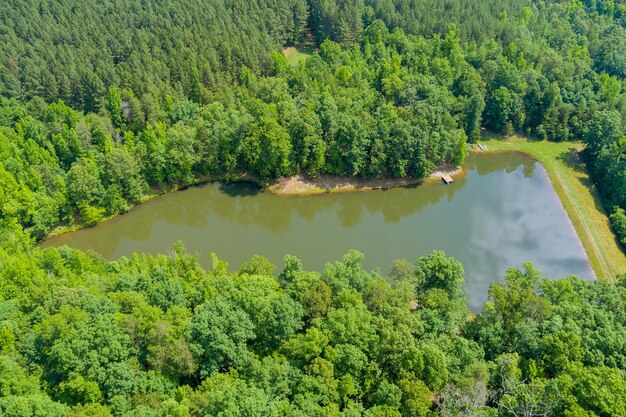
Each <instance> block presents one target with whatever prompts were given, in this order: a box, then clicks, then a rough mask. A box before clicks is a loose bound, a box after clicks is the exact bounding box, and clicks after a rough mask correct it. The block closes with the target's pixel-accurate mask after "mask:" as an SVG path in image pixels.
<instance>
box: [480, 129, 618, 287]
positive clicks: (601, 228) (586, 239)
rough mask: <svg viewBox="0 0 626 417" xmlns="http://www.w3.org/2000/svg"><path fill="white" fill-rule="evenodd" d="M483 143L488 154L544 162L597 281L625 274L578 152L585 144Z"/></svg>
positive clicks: (516, 140)
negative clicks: (513, 154)
mask: <svg viewBox="0 0 626 417" xmlns="http://www.w3.org/2000/svg"><path fill="white" fill-rule="evenodd" d="M481 143H482V144H484V145H486V146H487V147H488V152H503V151H518V152H523V153H525V154H528V155H530V156H532V157H533V158H535V159H536V160H538V161H539V162H541V163H542V164H543V166H544V167H545V168H546V171H547V172H548V176H549V177H550V180H551V181H552V185H553V186H554V189H555V191H556V192H557V194H558V195H559V198H560V199H561V203H562V204H563V206H564V207H565V211H566V212H567V214H568V216H569V218H570V220H571V222H572V224H573V225H574V229H575V230H576V232H577V233H578V236H579V237H580V240H581V242H582V245H583V247H584V248H585V251H586V252H587V256H588V257H589V261H590V262H591V266H592V268H593V270H594V271H595V273H596V276H597V277H598V278H606V279H610V280H613V279H615V276H616V275H618V274H623V273H626V256H624V253H623V252H622V250H621V249H620V247H619V245H618V243H617V241H616V239H615V235H614V234H613V231H612V230H611V227H610V225H609V219H608V216H607V213H606V212H605V211H604V208H603V206H602V203H601V201H600V198H599V196H598V194H597V193H596V191H595V190H594V188H593V186H592V184H591V182H590V180H589V175H588V174H587V171H586V170H585V167H584V165H583V164H582V163H581V161H580V159H579V157H578V152H579V151H580V150H581V149H582V148H583V144H582V143H572V142H563V143H555V142H545V141H533V140H528V139H524V138H519V137H513V138H508V139H502V138H500V137H498V136H495V135H492V134H486V135H484V136H483V138H482V139H481Z"/></svg>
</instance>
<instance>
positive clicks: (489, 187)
mask: <svg viewBox="0 0 626 417" xmlns="http://www.w3.org/2000/svg"><path fill="white" fill-rule="evenodd" d="M466 168H467V169H466V174H465V175H464V176H461V177H459V178H457V179H456V180H455V182H454V183H453V184H451V185H448V186H446V185H443V184H441V183H438V182H437V183H432V184H425V185H422V186H419V187H414V188H399V189H391V190H384V191H383V190H381V191H371V192H363V193H347V194H325V195H318V196H308V197H277V196H274V195H271V194H269V193H265V192H259V190H258V189H257V188H255V187H253V186H251V185H242V184H207V185H203V186H199V187H194V188H190V189H188V190H185V191H180V192H176V193H172V194H168V195H165V196H162V197H159V198H155V199H153V200H150V201H148V202H146V203H144V204H142V205H140V206H138V207H136V208H135V209H133V210H131V211H130V212H129V213H127V214H124V215H122V216H118V217H116V218H114V219H112V220H111V221H109V222H106V223H103V224H101V225H98V226H97V227H94V228H90V229H85V230H81V231H78V232H73V233H68V234H64V235H60V236H56V237H54V238H51V239H49V240H47V241H46V242H44V244H43V246H60V245H69V246H73V247H75V248H79V249H85V250H87V249H91V250H94V251H96V252H98V253H100V254H102V255H103V256H105V257H106V258H109V259H117V258H119V257H121V256H128V255H130V254H132V253H133V252H150V253H153V254H156V253H160V252H165V251H167V250H170V249H172V247H173V245H174V243H175V242H176V240H178V239H180V240H182V241H183V242H184V244H185V245H186V247H187V249H188V250H189V251H190V252H198V253H199V254H200V261H201V262H202V263H203V264H204V265H205V266H209V264H210V256H209V254H210V253H211V252H215V253H216V254H217V255H218V257H219V258H220V259H223V260H226V261H228V262H229V263H230V265H231V268H232V269H237V268H239V266H240V265H241V264H242V263H243V262H245V261H247V260H248V259H250V257H252V256H253V255H255V254H261V255H264V256H266V257H267V258H269V259H270V260H271V261H272V262H273V263H275V264H277V265H278V266H279V267H280V266H282V258H283V256H284V255H285V254H293V255H296V256H298V257H299V258H300V259H302V263H303V266H304V268H305V269H310V270H316V271H321V270H322V269H323V266H324V264H325V263H326V262H329V261H334V260H338V259H340V258H341V256H342V255H343V254H344V253H345V252H347V251H348V250H349V249H352V248H354V249H358V250H360V251H362V252H363V253H364V254H365V267H367V268H368V269H371V268H375V267H377V266H380V267H381V270H382V272H383V273H385V272H387V271H388V270H389V269H390V267H391V265H392V262H393V260H394V259H397V258H406V259H409V260H411V261H413V260H415V259H416V258H418V257H419V256H424V255H426V254H428V253H429V252H430V251H431V250H433V249H442V250H444V251H445V252H446V254H448V255H450V256H453V257H455V258H456V259H458V260H459V261H461V262H462V263H463V266H464V268H465V281H466V289H467V294H468V303H469V305H470V307H471V308H472V310H474V311H476V310H479V309H480V307H481V306H482V304H483V303H484V301H485V300H486V298H487V289H488V287H489V284H490V283H491V282H492V281H494V280H501V279H502V276H503V275H504V273H505V271H506V269H507V268H508V267H521V265H522V263H523V262H525V261H531V262H533V263H534V264H535V266H536V267H538V268H539V269H540V270H542V271H543V272H544V275H545V276H548V277H551V278H559V277H563V276H566V275H568V274H573V275H578V276H581V277H584V278H590V279H591V278H593V277H594V275H593V271H592V270H591V267H590V265H589V262H588V260H587V256H586V255H585V252H584V251H583V248H582V246H581V244H580V241H579V239H578V237H577V235H576V233H575V232H574V229H573V227H572V225H571V223H570V221H569V219H568V218H567V216H566V214H565V211H564V210H563V207H562V205H561V203H560V202H559V199H558V197H557V195H556V193H555V192H554V190H553V188H552V185H551V183H550V181H549V179H548V176H547V174H546V172H545V170H544V168H543V166H542V165H541V164H539V163H537V162H535V161H533V160H531V159H529V158H527V157H525V156H524V155H521V154H501V155H484V154H472V155H471V156H470V157H469V158H468V160H467V163H466Z"/></svg>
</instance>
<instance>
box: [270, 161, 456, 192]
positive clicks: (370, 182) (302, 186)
mask: <svg viewBox="0 0 626 417" xmlns="http://www.w3.org/2000/svg"><path fill="white" fill-rule="evenodd" d="M462 172H463V167H462V166H453V165H443V166H440V167H439V168H437V169H436V170H435V171H434V172H432V173H431V174H430V175H429V176H428V177H426V178H414V177H403V178H370V179H364V178H356V177H343V176H335V175H327V174H323V175H321V176H320V177H319V178H316V179H311V178H307V177H306V176H305V175H303V174H299V175H294V176H291V177H286V178H279V179H278V180H276V181H274V182H273V183H272V184H270V185H269V186H267V187H265V188H264V190H265V191H267V192H269V193H272V194H274V195H277V196H281V197H296V196H307V195H317V194H328V193H350V192H361V191H372V190H385V189H390V188H401V187H409V186H413V185H420V184H424V183H428V182H433V181H437V180H439V181H441V178H442V177H443V176H444V175H450V176H452V177H454V176H457V175H459V174H461V173H462Z"/></svg>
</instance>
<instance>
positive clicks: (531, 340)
mask: <svg viewBox="0 0 626 417" xmlns="http://www.w3.org/2000/svg"><path fill="white" fill-rule="evenodd" d="M0 230H1V231H2V233H3V239H4V240H3V241H6V242H13V244H12V245H11V244H7V245H4V246H3V247H1V248H0V283H2V285H1V286H0V300H5V301H1V302H0V376H1V378H0V413H1V415H7V416H49V415H52V416H57V415H58V416H68V417H69V416H77V415H81V416H82V415H85V416H94V415H102V416H110V415H113V416H115V415H124V416H127V415H147V416H161V415H168V416H169V415H172V416H193V415H206V416H218V415H222V414H220V413H224V412H226V411H228V412H229V413H232V415H243V416H246V415H250V416H257V415H259V416H261V415H272V416H274V415H275V416H283V415H307V416H308V415H317V414H321V415H336V416H370V415H395V416H415V415H424V416H425V415H441V416H452V415H458V413H461V412H462V413H467V414H479V415H490V416H503V417H504V416H509V415H511V413H518V412H521V411H522V410H525V409H528V408H533V409H535V410H539V411H538V412H541V413H542V414H551V415H563V414H564V413H573V412H577V413H588V414H583V415H594V414H591V413H595V415H598V416H619V415H624V412H625V410H624V408H623V407H624V404H623V402H622V401H621V398H622V397H623V395H625V394H626V379H625V378H624V372H625V370H626V355H625V353H624V352H626V339H625V338H624V334H626V315H624V313H623V312H624V311H626V310H625V309H624V307H625V306H626V287H625V286H624V285H623V282H622V283H618V284H610V283H607V282H602V281H599V282H589V281H584V280H581V279H579V278H575V277H570V278H566V279H562V280H556V281H551V280H547V279H544V278H543V277H542V276H541V273H540V272H539V271H536V270H535V269H534V268H533V267H532V265H530V264H527V265H526V266H525V270H524V271H518V270H514V269H512V270H510V271H509V272H508V273H507V276H506V277H505V282H504V283H494V284H493V285H492V287H491V289H490V296H489V302H488V303H487V304H486V305H485V308H484V310H483V312H482V313H481V314H479V315H477V316H473V315H470V314H469V312H468V311H467V309H466V307H465V297H464V294H463V292H462V290H461V287H462V285H463V272H462V271H463V270H462V267H461V266H460V264H459V263H458V262H456V261H455V260H454V259H452V258H448V257H446V256H445V255H444V254H443V253H441V252H433V253H431V254H430V255H428V256H427V257H423V258H420V259H418V261H417V262H416V263H415V264H414V265H415V266H411V264H410V263H407V262H397V263H396V268H395V269H394V272H393V284H389V283H388V282H387V280H385V279H383V278H382V277H381V276H380V275H378V273H377V272H367V271H365V270H363V269H362V267H361V261H362V259H363V257H362V255H361V254H360V253H358V252H354V251H353V252H350V253H348V254H347V255H346V256H345V257H344V259H343V260H342V261H341V262H337V263H335V264H328V266H327V267H326V269H325V271H324V273H323V274H322V275H319V274H316V273H313V272H308V271H303V270H302V267H301V264H300V261H299V260H298V259H296V258H294V257H286V262H285V263H286V267H285V268H284V270H283V271H282V272H281V273H280V274H279V278H277V277H275V276H273V275H272V274H273V270H274V266H273V265H271V264H269V262H267V260H265V259H264V258H262V257H255V258H253V259H252V260H251V262H249V263H248V264H247V265H246V266H245V267H244V268H242V271H240V272H230V273H229V272H228V271H227V270H226V269H225V267H224V266H223V265H222V264H220V262H219V261H217V260H216V263H215V265H216V267H215V269H214V270H211V271H204V270H203V269H202V268H201V267H200V266H199V265H198V264H197V261H196V259H195V258H193V257H192V256H190V255H188V254H187V253H186V251H185V249H184V248H183V247H182V245H180V244H178V245H177V246H176V247H175V249H174V251H172V252H171V253H170V255H168V256H167V257H166V256H162V255H161V256H159V257H156V258H153V257H150V256H148V255H142V256H139V255H136V256H134V257H132V258H130V259H125V258H123V259H121V260H119V261H117V262H107V261H104V260H102V259H101V258H99V257H97V256H95V255H86V254H83V253H81V252H79V251H75V250H73V249H70V248H61V249H39V248H37V247H33V246H32V243H29V241H28V240H29V239H28V236H27V235H26V234H25V232H23V231H22V230H20V228H19V227H15V226H9V225H7V224H4V225H3V226H2V228H0ZM7 261H9V262H7ZM390 280H391V279H390ZM433 400H435V401H433ZM433 413H434V414H433Z"/></svg>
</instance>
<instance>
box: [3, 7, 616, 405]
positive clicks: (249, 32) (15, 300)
mask: <svg viewBox="0 0 626 417" xmlns="http://www.w3.org/2000/svg"><path fill="white" fill-rule="evenodd" d="M148 3H149V4H148ZM148 3H147V4H143V3H142V5H141V7H139V6H138V5H137V4H136V2H133V1H130V2H118V3H116V4H115V7H110V4H108V3H106V2H95V1H81V2H76V1H69V2H37V1H31V0H23V1H20V2H5V3H1V4H0V56H1V57H2V59H1V60H0V61H1V62H0V242H1V245H0V416H2V417H4V416H11V417H13V416H15V417H17V416H20V417H39V416H42V417H43V416H52V417H57V416H59V417H61V416H64V417H65V416H76V417H78V416H105V417H108V416H115V417H140V416H141V417H160V416H174V417H190V416H255V417H256V416H276V417H278V416H298V417H299V416H306V417H308V416H324V417H326V416H328V417H330V416H333V417H335V416H342V417H352V416H354V417H363V416H367V417H374V416H381V417H382V416H387V417H398V416H401V417H409V416H411V417H412V416H433V415H441V416H458V415H474V416H502V417H504V416H517V415H546V416H547V415H566V416H581V417H582V416H588V417H590V416H601V417H604V416H623V415H626V410H624V401H623V399H624V398H625V397H626V382H625V381H626V380H625V376H624V375H625V374H624V373H625V372H626V353H625V352H626V337H625V336H624V335H625V334H626V315H625V313H624V312H625V311H626V288H625V285H624V282H625V281H624V280H623V279H622V280H621V281H620V282H618V283H615V284H613V283H608V282H605V281H598V282H587V281H584V280H581V279H578V278H575V277H569V278H565V279H562V280H557V281H549V280H547V279H544V278H543V277H542V276H541V273H540V272H539V271H537V270H535V269H534V267H533V266H532V265H531V264H526V265H525V266H524V268H523V270H516V269H511V270H509V271H508V272H507V274H506V276H505V277H504V282H497V283H494V284H493V285H492V286H491V289H490V291H489V301H488V302H487V303H486V304H485V306H484V308H483V310H482V311H481V312H480V314H477V315H472V314H470V313H469V312H468V310H467V307H466V303H465V296H464V293H463V291H462V287H463V283H464V279H463V268H462V266H461V265H460V264H459V263H458V262H457V261H455V260H454V259H452V258H448V257H446V256H445V254H444V253H443V252H437V251H435V252H433V253H431V254H430V255H428V256H425V257H421V258H419V259H418V260H417V261H416V262H415V263H414V264H412V263H410V262H406V261H405V262H402V261H401V262H396V264H395V265H394V266H393V268H392V270H391V273H390V274H389V277H381V275H380V272H378V271H374V272H370V271H366V270H364V269H363V266H362V265H363V254H361V253H359V252H357V251H350V252H348V253H347V254H346V255H345V256H344V257H343V259H342V260H341V261H339V262H335V263H330V264H328V265H327V266H326V267H325V269H324V271H318V272H312V271H303V270H302V264H301V262H300V261H299V260H298V259H297V258H295V257H291V256H289V257H286V258H285V268H284V269H283V271H282V272H281V273H280V274H279V276H278V277H275V276H274V269H275V267H274V265H272V264H271V263H269V261H268V260H267V259H265V258H262V257H254V258H253V259H252V260H251V261H250V262H248V263H247V264H245V265H244V266H243V267H242V268H241V270H240V271H238V272H229V271H228V268H227V264H226V263H225V262H222V261H219V260H217V259H216V258H214V267H213V269H212V270H211V271H205V270H203V269H202V268H201V267H200V266H199V264H198V262H197V259H196V258H195V257H193V256H191V255H189V254H187V253H186V251H185V249H184V247H183V246H182V244H177V245H176V247H175V248H174V251H172V252H171V253H170V254H169V255H168V256H164V255H160V256H157V257H152V256H149V255H134V256H132V257H130V258H122V259H120V260H119V261H116V262H106V261H104V260H102V259H101V258H100V257H98V256H96V255H93V254H91V255H90V254H83V253H81V252H78V251H75V250H72V249H70V248H61V249H45V250H44V249H40V248H36V247H34V245H33V244H34V240H41V239H43V238H45V237H46V236H47V235H48V233H49V232H50V231H51V229H52V228H54V227H55V226H58V225H64V226H66V225H67V226H69V225H71V224H72V223H73V222H74V221H75V220H76V221H77V222H78V223H79V224H85V225H92V224H95V223H97V222H99V221H100V220H102V219H103V217H104V216H105V215H111V214H116V213H120V212H122V211H124V210H126V209H127V208H128V207H129V206H130V205H132V204H135V203H137V202H139V201H141V200H142V199H143V198H144V195H145V193H146V192H147V191H148V186H151V187H154V188H155V191H159V190H161V189H167V188H169V187H175V186H176V187H179V186H182V187H185V186H189V185H192V184H195V183H197V182H199V181H203V180H207V179H211V178H216V177H222V176H228V175H231V174H236V175H244V174H248V175H252V176H254V177H255V178H256V179H257V180H258V181H260V182H262V183H268V182H270V181H272V180H275V179H276V178H278V177H280V176H288V175H292V174H306V175H308V176H310V177H313V178H315V177H318V176H320V175H322V174H335V175H345V176H359V177H384V176H392V177H404V176H407V175H411V176H415V177H423V176H427V175H428V174H430V173H431V172H432V171H433V170H434V169H435V168H436V167H437V166H439V165H441V164H447V163H451V164H460V163H462V161H463V159H464V157H465V155H466V151H467V146H466V142H467V141H469V142H473V141H476V140H477V139H478V138H479V135H480V131H481V128H482V127H486V128H489V129H492V130H496V131H499V132H504V133H507V134H508V133H514V132H515V131H517V132H523V133H526V134H530V135H531V136H536V137H539V138H542V139H549V140H569V139H578V138H583V139H584V140H585V142H586V144H587V150H586V152H585V154H584V155H583V157H584V158H586V162H587V166H588V167H589V169H590V171H591V174H592V178H593V180H594V182H595V184H596V186H597V188H598V190H599V191H600V193H601V195H602V196H603V198H604V199H605V202H606V203H607V206H609V207H611V208H613V207H614V206H615V207H616V208H615V209H614V210H613V209H612V210H613V213H614V214H613V216H612V222H613V226H614V229H615V230H616V231H617V232H618V233H619V234H620V235H622V234H626V232H624V231H625V230H626V226H625V224H626V220H625V219H624V217H625V216H624V212H623V209H624V208H626V191H624V190H625V189H626V187H625V185H624V184H626V180H625V176H626V174H625V172H626V166H625V165H624V163H625V162H624V161H626V158H624V151H625V150H626V140H625V139H624V138H625V134H626V131H625V130H624V127H625V126H626V124H625V123H624V120H623V119H624V117H623V115H624V114H625V111H626V94H625V91H624V77H625V76H626V58H625V57H626V46H625V45H626V43H625V42H626V41H625V39H626V32H625V31H626V29H625V28H626V6H625V4H624V2H623V1H622V0H618V1H611V2H598V1H584V2H580V3H575V2H570V1H565V0H555V1H550V2H545V4H543V3H542V4H538V3H536V2H530V1H526V0H504V1H503V2H474V3H473V4H472V7H467V4H466V3H467V2H462V1H459V0H443V1H442V0H424V1H419V2H406V1H403V0H340V1H327V0H309V1H306V0H277V1H272V2H262V1H256V0H251V1H239V2H195V3H194V2H189V1H186V0H184V1H181V2H175V3H171V4H170V3H167V4H166V3H165V2H161V1H157V2H152V3H150V2H148ZM68 22H71V23H72V24H68ZM307 24H309V25H310V27H308V28H307V27H306V26H307ZM33 28H36V30H34V29H33ZM305 29H310V31H311V33H312V34H313V36H314V38H315V39H316V40H317V41H318V45H319V51H313V50H311V51H310V52H312V53H311V56H310V57H309V58H307V59H306V60H304V61H302V62H300V63H298V64H297V65H294V66H289V65H287V62H286V60H285V58H284V57H283V56H282V55H281V54H280V53H278V52H277V51H278V50H280V48H281V47H283V46H284V45H285V43H287V42H300V41H302V40H303V39H304V38H305ZM34 32H37V34H38V36H35V37H33V36H32V35H33V33H34ZM86 34H88V36H86ZM35 38H36V42H35V41H33V39H35ZM272 52H274V53H272ZM66 103H68V104H66ZM81 112H82V113H81ZM623 232H624V233H623ZM622 238H623V236H620V239H622ZM381 267H382V268H383V269H382V270H385V269H384V267H385V266H384V265H381ZM385 278H387V279H385ZM490 278H492V279H496V278H498V277H490Z"/></svg>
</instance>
